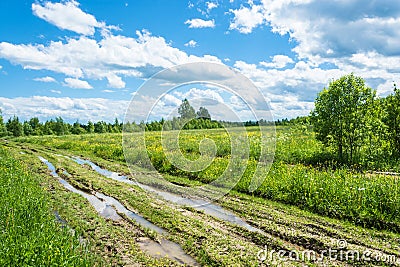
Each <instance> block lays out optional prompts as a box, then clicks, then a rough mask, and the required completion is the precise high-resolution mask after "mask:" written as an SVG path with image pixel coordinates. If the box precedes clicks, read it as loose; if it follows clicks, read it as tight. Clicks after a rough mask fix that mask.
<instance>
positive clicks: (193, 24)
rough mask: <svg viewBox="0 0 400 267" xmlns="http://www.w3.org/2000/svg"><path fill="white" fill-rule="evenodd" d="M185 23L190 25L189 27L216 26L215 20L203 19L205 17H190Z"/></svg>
mask: <svg viewBox="0 0 400 267" xmlns="http://www.w3.org/2000/svg"><path fill="white" fill-rule="evenodd" d="M185 24H188V25H189V28H214V27H215V22H214V20H213V19H212V20H203V19H188V20H187V21H185Z"/></svg>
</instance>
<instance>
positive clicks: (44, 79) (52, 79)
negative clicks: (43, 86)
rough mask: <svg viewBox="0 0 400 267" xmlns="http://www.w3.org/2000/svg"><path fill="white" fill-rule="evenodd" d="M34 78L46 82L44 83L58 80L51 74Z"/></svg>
mask: <svg viewBox="0 0 400 267" xmlns="http://www.w3.org/2000/svg"><path fill="white" fill-rule="evenodd" d="M33 80H34V81H37V82H44V83H52V82H56V80H55V79H54V78H53V77H50V76H46V77H38V78H34V79H33Z"/></svg>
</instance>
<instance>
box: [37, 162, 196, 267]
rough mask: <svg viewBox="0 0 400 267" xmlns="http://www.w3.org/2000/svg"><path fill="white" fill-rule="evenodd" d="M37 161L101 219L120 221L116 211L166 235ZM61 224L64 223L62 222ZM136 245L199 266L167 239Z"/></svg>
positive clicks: (110, 199)
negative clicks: (80, 198)
mask: <svg viewBox="0 0 400 267" xmlns="http://www.w3.org/2000/svg"><path fill="white" fill-rule="evenodd" d="M39 159H40V160H41V161H42V162H43V163H44V164H46V165H47V168H48V169H49V170H50V174H51V176H53V177H55V178H57V179H58V181H59V182H60V183H61V184H62V185H63V186H64V187H65V188H66V189H68V190H69V191H71V192H73V193H76V194H79V195H81V196H83V197H84V198H86V199H87V200H88V201H89V203H90V204H91V205H92V206H93V207H94V208H95V210H96V211H97V212H98V213H99V214H100V216H102V217H103V218H106V219H111V220H114V221H118V220H122V217H121V216H119V215H118V213H117V211H118V212H119V213H122V214H125V215H126V216H127V217H129V218H131V219H133V220H134V221H136V222H137V223H138V224H139V225H141V226H143V227H145V228H148V229H151V230H153V231H155V232H157V233H159V234H163V235H167V234H168V233H167V232H166V231H165V230H164V229H162V228H160V227H158V226H156V225H154V224H152V223H151V222H149V221H148V220H146V219H145V218H143V217H141V216H140V215H138V214H136V213H134V212H132V211H130V210H128V209H127V208H125V206H124V205H122V204H121V202H119V201H118V200H116V199H115V198H113V197H110V196H106V195H104V194H102V193H99V192H95V194H94V195H91V194H88V193H85V192H83V191H81V190H78V189H76V188H75V187H73V186H72V185H71V184H70V183H68V182H67V181H66V180H64V179H62V178H61V177H60V176H59V175H58V174H57V172H56V168H55V167H54V165H53V164H51V163H50V162H49V161H48V160H47V159H45V158H43V157H39ZM64 174H65V175H67V176H69V175H70V174H69V173H68V172H66V171H64ZM114 207H115V208H114ZM58 217H59V219H60V220H62V219H61V217H60V216H59V214H58V213H57V214H56V218H57V219H58ZM63 222H65V221H64V220H63ZM137 243H138V245H139V247H140V248H141V249H142V250H143V251H146V252H147V253H149V254H150V255H151V256H153V257H168V258H170V259H173V260H175V261H177V262H179V263H182V264H187V265H190V266H199V265H198V264H197V262H196V261H195V260H194V259H193V258H192V257H190V256H189V255H187V254H186V253H185V251H183V250H182V248H181V247H180V245H178V244H177V243H174V242H172V241H169V240H168V239H165V238H161V239H160V242H159V243H157V242H155V241H153V240H151V239H150V238H148V237H141V238H139V239H138V241H137Z"/></svg>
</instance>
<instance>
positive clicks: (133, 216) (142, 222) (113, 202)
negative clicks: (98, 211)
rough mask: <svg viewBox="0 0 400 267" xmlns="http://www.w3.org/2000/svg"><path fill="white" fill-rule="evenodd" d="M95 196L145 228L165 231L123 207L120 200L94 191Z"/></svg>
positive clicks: (160, 231) (160, 232)
mask: <svg viewBox="0 0 400 267" xmlns="http://www.w3.org/2000/svg"><path fill="white" fill-rule="evenodd" d="M95 196H96V197H98V198H99V199H102V200H103V201H105V202H106V203H107V204H109V205H111V206H113V207H115V208H116V209H117V211H118V212H119V213H123V214H125V215H126V216H127V217H129V218H131V219H133V220H134V221H136V222H137V223H138V224H140V225H141V226H143V227H145V228H149V229H151V230H153V231H155V232H157V233H159V234H165V233H166V231H165V230H164V229H162V228H160V227H158V226H157V225H154V224H152V223H151V222H149V221H148V220H146V219H145V218H143V217H142V216H140V215H137V214H136V213H134V212H132V211H130V210H128V209H127V208H125V207H124V205H122V204H121V202H119V201H118V200H116V199H115V198H113V197H109V196H106V195H104V194H102V193H99V192H96V194H95Z"/></svg>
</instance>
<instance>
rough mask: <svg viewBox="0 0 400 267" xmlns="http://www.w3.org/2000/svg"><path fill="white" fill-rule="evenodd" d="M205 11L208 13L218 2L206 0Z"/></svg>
mask: <svg viewBox="0 0 400 267" xmlns="http://www.w3.org/2000/svg"><path fill="white" fill-rule="evenodd" d="M206 6H207V12H208V13H209V12H210V11H211V10H212V9H214V8H217V7H218V3H215V2H206Z"/></svg>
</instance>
